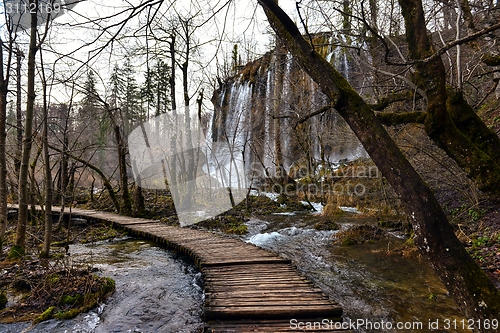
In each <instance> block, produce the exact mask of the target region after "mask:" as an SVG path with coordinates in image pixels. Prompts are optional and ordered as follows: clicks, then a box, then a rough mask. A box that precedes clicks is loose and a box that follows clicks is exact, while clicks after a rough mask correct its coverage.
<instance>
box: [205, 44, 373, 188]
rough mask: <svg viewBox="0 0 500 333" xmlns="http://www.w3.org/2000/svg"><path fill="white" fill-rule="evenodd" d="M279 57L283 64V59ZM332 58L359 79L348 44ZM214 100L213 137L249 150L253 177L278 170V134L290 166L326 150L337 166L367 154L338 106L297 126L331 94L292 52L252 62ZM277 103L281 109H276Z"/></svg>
mask: <svg viewBox="0 0 500 333" xmlns="http://www.w3.org/2000/svg"><path fill="white" fill-rule="evenodd" d="M331 38H333V37H331ZM280 52H283V50H281V51H280ZM281 54H283V53H281ZM278 59H282V61H283V63H281V64H279V63H278V61H279V60H278ZM327 60H331V61H332V62H333V63H335V66H337V68H338V69H339V71H340V72H341V73H342V74H343V75H344V76H345V77H346V78H349V79H350V80H355V79H356V78H357V76H355V75H351V73H352V72H353V71H354V70H355V65H354V64H352V63H350V61H349V56H348V54H347V52H345V50H342V48H340V47H338V46H336V47H331V48H330V49H329V50H328V52H327ZM280 71H281V73H280ZM279 75H282V80H283V81H282V85H281V87H276V84H277V82H280V81H277V79H278V76H279ZM275 89H278V91H275ZM213 102H214V106H215V112H214V119H213V120H212V123H213V124H214V125H213V128H214V130H213V133H215V134H213V135H212V140H214V141H215V142H220V141H221V140H222V138H223V137H224V135H226V136H227V137H229V138H232V140H233V141H234V145H235V146H238V147H239V149H240V150H241V151H244V152H245V156H244V158H243V159H242V161H243V160H244V162H245V165H244V170H245V172H246V173H247V179H249V178H251V177H249V175H248V173H250V172H254V174H257V176H259V177H261V178H262V177H265V176H266V173H265V170H268V172H269V174H270V176H274V175H275V171H276V156H275V142H276V141H275V140H276V137H278V138H279V139H280V140H281V149H282V153H283V159H284V161H283V163H284V166H285V169H286V170H287V171H289V170H290V168H291V167H292V166H300V165H305V164H306V163H309V162H308V161H307V160H306V156H310V157H311V158H312V159H313V164H315V165H319V164H321V163H322V161H321V157H322V154H321V153H322V152H324V159H325V162H326V163H328V164H330V165H332V166H333V165H335V164H336V163H338V161H339V160H346V159H347V160H355V159H357V158H361V157H367V154H366V152H365V151H364V149H363V147H362V146H361V144H360V143H359V141H358V140H357V138H356V137H355V135H354V134H353V133H352V131H351V130H350V128H349V127H348V126H347V124H346V123H345V122H344V120H343V119H342V118H341V117H340V116H339V115H338V114H337V113H336V111H334V110H330V111H328V112H325V113H323V114H321V115H317V116H315V117H312V118H310V119H309V120H308V121H307V122H305V123H304V124H302V126H299V127H298V128H294V125H296V122H297V120H298V119H300V118H301V117H303V116H305V115H308V114H310V113H312V112H314V111H316V110H318V109H320V108H322V107H324V106H325V105H327V104H328V98H327V97H326V96H325V95H324V94H323V93H322V92H321V89H319V88H318V86H317V84H316V83H315V82H314V81H313V80H312V79H311V78H310V77H309V76H308V75H306V74H305V73H304V72H303V71H302V70H301V69H300V66H298V65H297V64H296V63H295V60H294V59H293V57H292V55H291V54H290V53H287V54H286V57H285V56H283V57H281V58H279V57H277V56H276V53H269V54H266V55H265V56H263V57H262V58H260V59H258V60H256V61H254V62H251V63H249V64H248V65H247V66H246V67H245V68H243V69H242V71H241V73H240V74H239V75H236V76H235V77H233V78H231V79H228V80H227V81H226V82H224V83H223V84H222V86H221V87H219V89H218V90H217V92H216V93H215V94H214V100H213ZM276 106H279V108H280V109H279V110H274V108H275V107H276ZM275 114H277V115H279V118H278V119H279V122H280V128H281V133H275V132H274V130H275V126H274V121H275V117H273V116H274V115H275ZM223 134H224V135H223ZM278 135H279V136H278ZM307 152H308V153H307ZM240 167H242V165H240Z"/></svg>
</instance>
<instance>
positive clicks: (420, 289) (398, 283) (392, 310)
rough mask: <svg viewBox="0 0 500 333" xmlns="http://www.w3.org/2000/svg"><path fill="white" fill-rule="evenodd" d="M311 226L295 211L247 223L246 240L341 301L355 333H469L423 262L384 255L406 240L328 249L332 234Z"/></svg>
mask: <svg viewBox="0 0 500 333" xmlns="http://www.w3.org/2000/svg"><path fill="white" fill-rule="evenodd" d="M314 222H316V220H315V217H314V216H313V215H310V214H300V213H295V214H289V215H283V214H282V215H270V216H266V217H264V218H262V219H252V220H250V221H249V222H248V226H249V231H250V233H249V235H247V236H246V237H245V240H246V241H247V242H251V243H253V244H256V245H258V246H261V247H263V248H266V249H269V250H272V251H274V252H277V253H278V254H280V255H281V256H283V257H285V258H288V259H291V260H292V262H293V264H294V265H296V266H297V268H298V270H299V271H301V272H302V273H303V274H304V275H306V276H307V277H308V278H309V279H311V280H312V281H314V282H315V284H316V285H318V286H319V287H320V288H321V289H322V290H323V291H324V292H325V293H326V294H327V295H328V296H330V297H331V299H333V300H335V301H337V302H339V303H340V305H341V306H342V307H343V309H344V316H343V317H344V321H345V322H346V323H352V324H353V325H355V326H351V327H355V328H356V330H355V331H356V332H429V331H431V329H430V327H432V328H435V327H439V328H440V329H439V330H436V331H437V332H470V331H467V330H465V329H461V328H462V326H464V325H465V326H467V322H466V321H465V319H464V318H462V317H459V316H458V315H459V313H460V311H459V309H458V307H457V305H456V303H455V302H454V301H453V300H452V299H451V297H449V296H448V294H447V291H446V289H445V288H444V286H443V285H442V283H441V282H440V280H439V279H438V277H437V276H436V275H435V274H434V272H433V269H432V267H431V266H430V264H429V263H428V262H426V261H425V260H423V259H419V258H416V257H403V256H402V255H400V254H389V252H388V249H391V248H394V247H396V246H398V245H401V244H402V243H403V242H404V241H405V240H404V239H402V237H401V236H398V235H397V234H394V235H393V237H390V238H389V239H388V240H385V241H377V242H374V243H371V244H363V245H351V246H342V245H333V240H334V238H335V234H336V231H319V230H315V229H313V228H312V225H313V224H314ZM363 222H366V220H365V221H363ZM343 227H346V226H345V225H344V226H343ZM436 323H438V326H436ZM358 324H359V325H358ZM398 325H400V327H401V328H404V329H401V328H399V329H398V328H397V326H398ZM401 325H403V326H401Z"/></svg>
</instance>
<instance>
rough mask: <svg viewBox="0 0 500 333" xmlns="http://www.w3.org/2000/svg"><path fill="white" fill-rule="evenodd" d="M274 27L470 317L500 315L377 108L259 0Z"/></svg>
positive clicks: (270, 4)
mask: <svg viewBox="0 0 500 333" xmlns="http://www.w3.org/2000/svg"><path fill="white" fill-rule="evenodd" d="M259 3H260V4H261V5H262V7H263V8H264V11H265V13H266V15H267V18H268V20H269V22H270V24H271V26H272V28H273V29H274V30H275V32H276V33H277V35H278V37H279V38H280V39H281V41H282V42H283V43H284V44H285V45H286V47H287V48H288V49H289V51H290V52H291V53H292V54H293V55H294V57H295V58H296V59H297V60H298V62H299V63H300V64H301V65H302V66H303V67H304V69H305V71H306V72H307V73H308V74H309V75H310V76H311V78H312V79H313V80H314V81H316V83H318V85H319V87H320V89H321V90H322V91H323V93H325V94H326V95H327V96H328V97H329V98H330V100H331V102H332V104H333V106H334V107H335V109H336V110H337V111H338V112H339V113H340V115H341V116H342V117H343V118H344V119H345V120H346V122H347V123H348V124H349V126H350V127H351V128H352V130H353V131H354V133H355V134H356V136H357V137H358V138H359V140H360V141H361V143H362V144H363V146H364V148H365V149H366V151H367V152H368V154H369V155H370V157H371V158H372V159H373V161H374V163H375V164H376V165H377V167H378V168H379V169H380V170H381V172H382V174H383V175H384V176H385V177H386V178H387V180H388V182H389V183H390V185H391V186H392V188H393V189H394V190H395V191H396V193H397V194H398V195H399V196H400V198H401V200H402V202H403V203H404V207H405V211H406V213H407V214H408V216H409V217H410V218H411V221H412V225H413V229H414V232H415V244H416V245H417V247H418V248H419V250H420V251H421V253H422V254H423V255H424V256H425V257H427V258H428V259H429V260H430V261H431V263H432V265H433V267H434V269H435V271H436V273H437V275H438V276H439V277H440V278H441V280H442V281H443V283H444V285H445V286H446V288H447V289H448V291H449V292H450V294H451V295H452V297H453V298H454V299H455V300H456V302H457V303H458V305H459V306H460V308H461V309H462V311H463V313H464V315H465V316H466V317H467V318H474V319H484V318H489V319H493V318H497V317H498V313H499V309H500V294H499V292H498V290H497V289H496V288H495V286H494V285H493V283H492V282H491V281H490V280H489V278H488V277H487V276H486V274H485V273H484V272H483V271H482V270H481V268H480V267H479V266H478V265H477V263H476V262H475V261H474V260H473V259H472V258H471V257H470V256H469V254H468V253H467V251H466V250H465V248H464V247H463V246H462V244H461V243H460V241H459V240H458V239H457V237H456V235H455V233H454V231H453V228H452V227H451V225H450V224H449V222H448V220H447V218H446V215H445V213H444V212H443V210H442V209H441V207H440V205H439V203H438V202H437V200H436V198H435V196H434V195H433V193H432V191H431V190H430V189H429V188H428V186H427V185H426V184H425V183H424V181H423V180H422V179H421V178H420V176H419V175H418V173H417V172H416V171H415V169H414V168H413V167H412V166H411V164H410V163H409V162H408V160H407V159H406V158H405V156H404V155H403V153H402V152H401V151H400V150H399V148H398V147H397V145H396V144H395V142H394V141H393V140H392V139H391V137H390V136H389V134H388V133H387V131H386V130H385V129H384V127H383V126H382V124H381V123H380V121H379V120H378V119H377V117H376V116H375V114H374V111H373V110H372V109H371V108H370V107H369V106H368V105H367V104H366V102H365V101H364V100H363V99H362V98H361V96H360V95H359V94H358V93H357V92H355V91H354V89H353V88H352V87H351V86H350V85H349V83H348V82H347V80H346V79H345V78H344V77H343V76H342V75H341V74H340V73H339V72H338V71H337V70H336V69H335V68H334V67H333V66H331V65H330V64H329V63H328V62H327V61H326V60H325V59H324V58H323V57H321V56H320V55H319V54H318V53H317V52H316V51H315V50H314V48H313V47H312V46H311V45H310V44H309V43H308V42H307V41H306V40H305V39H304V38H303V37H302V35H301V33H300V32H299V30H298V29H297V27H296V25H295V24H294V23H293V22H292V20H291V19H290V18H289V17H288V16H287V15H286V13H285V12H283V11H282V10H281V8H280V7H279V6H278V5H277V4H276V3H275V1H273V0H259Z"/></svg>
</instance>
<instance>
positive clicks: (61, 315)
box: [54, 308, 84, 320]
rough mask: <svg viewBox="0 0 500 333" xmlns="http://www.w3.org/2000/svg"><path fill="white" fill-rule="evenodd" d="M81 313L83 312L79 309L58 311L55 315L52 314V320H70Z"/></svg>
mask: <svg viewBox="0 0 500 333" xmlns="http://www.w3.org/2000/svg"><path fill="white" fill-rule="evenodd" d="M81 312H84V311H82V310H81V308H75V309H70V310H68V311H59V312H57V313H56V314H54V318H56V319H60V320H61V319H71V318H74V317H76V316H78V314H80V313H81Z"/></svg>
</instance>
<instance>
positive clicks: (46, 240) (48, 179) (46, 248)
mask: <svg viewBox="0 0 500 333" xmlns="http://www.w3.org/2000/svg"><path fill="white" fill-rule="evenodd" d="M40 62H41V65H42V69H41V74H42V85H43V88H42V89H43V132H42V144H43V162H44V166H43V167H44V168H43V169H44V176H45V177H44V178H45V188H44V196H45V211H44V220H45V230H44V235H43V249H42V253H41V256H42V257H45V258H48V257H49V256H50V243H51V242H52V195H53V193H52V169H51V167H50V155H49V105H48V101H47V79H46V77H45V70H44V68H43V59H42V53H41V52H40Z"/></svg>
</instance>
